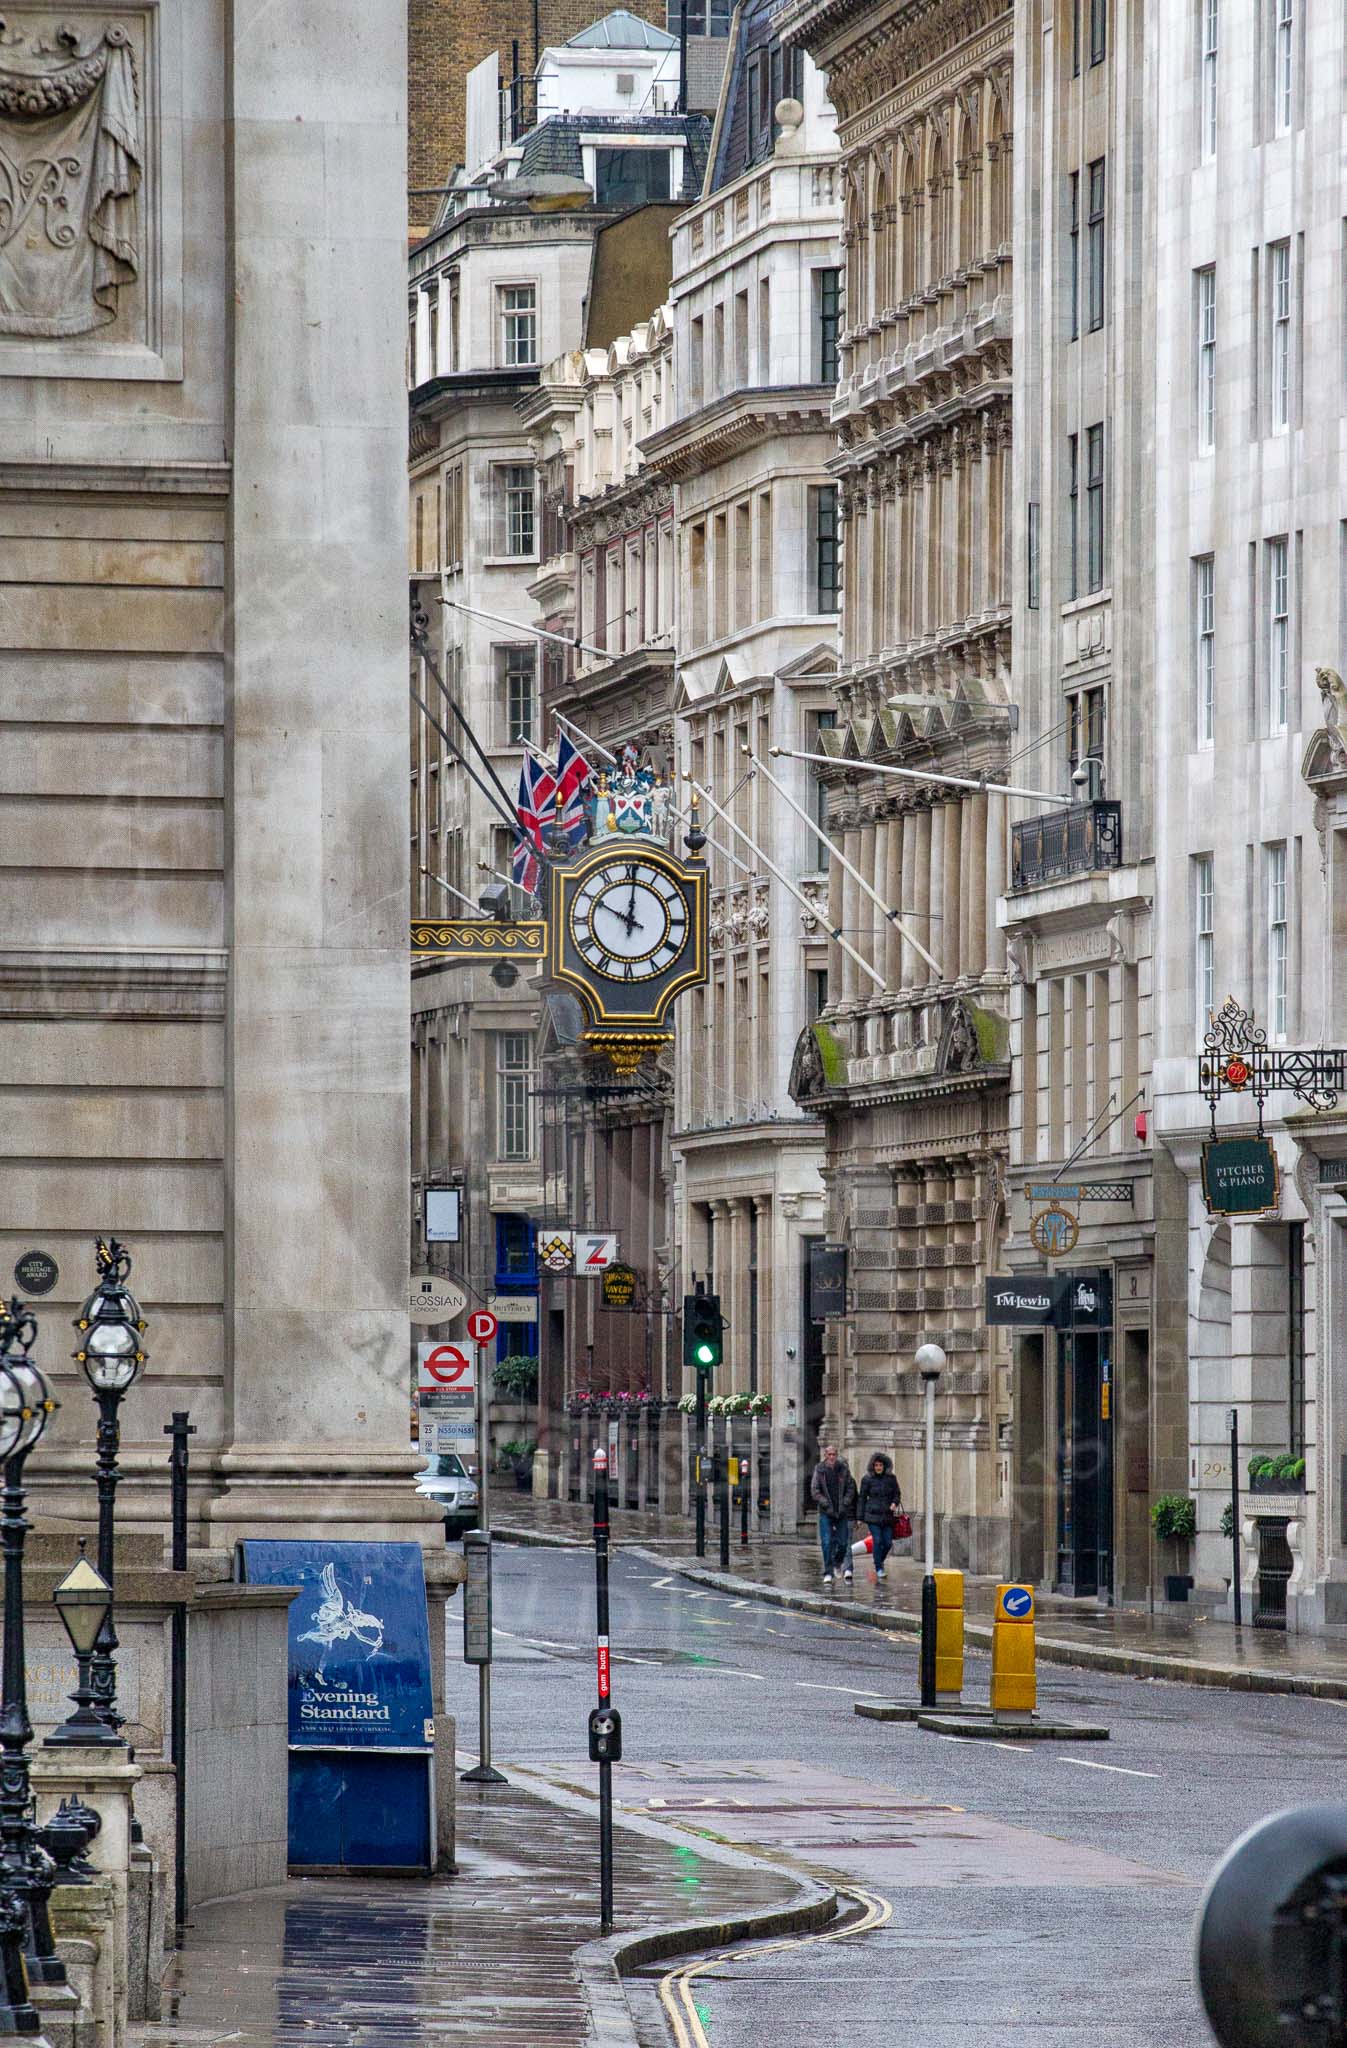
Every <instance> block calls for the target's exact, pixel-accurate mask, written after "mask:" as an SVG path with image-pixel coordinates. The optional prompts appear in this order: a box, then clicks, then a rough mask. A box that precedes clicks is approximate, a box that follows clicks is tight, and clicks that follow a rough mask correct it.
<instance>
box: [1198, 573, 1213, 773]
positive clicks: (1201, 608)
mask: <svg viewBox="0 0 1347 2048" xmlns="http://www.w3.org/2000/svg"><path fill="white" fill-rule="evenodd" d="M1193 627H1194V649H1193V651H1194V675H1193V686H1194V687H1193V695H1194V699H1195V701H1196V706H1197V744H1198V745H1199V747H1209V746H1211V745H1212V743H1213V740H1214V739H1215V734H1216V563H1215V560H1214V559H1213V557H1212V556H1211V555H1199V557H1198V559H1197V560H1196V561H1195V562H1194V563H1193Z"/></svg>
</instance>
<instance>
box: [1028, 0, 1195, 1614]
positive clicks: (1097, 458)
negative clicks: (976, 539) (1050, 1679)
mask: <svg viewBox="0 0 1347 2048" xmlns="http://www.w3.org/2000/svg"><path fill="white" fill-rule="evenodd" d="M1145 37H1146V21H1145V10H1144V9H1143V8H1141V7H1139V6H1130V5H1127V4H1120V5H1115V6H1114V7H1112V8H1111V9H1109V10H1108V13H1107V17H1105V16H1104V14H1103V13H1101V12H1100V11H1098V10H1096V11H1095V12H1093V13H1089V12H1085V13H1081V12H1080V11H1079V10H1078V11H1077V12H1076V13H1075V14H1073V13H1072V12H1071V10H1070V9H1067V8H1064V7H1061V6H1057V7H1054V6H1052V5H1050V4H1046V0H1045V4H1043V5H1040V6H1031V7H1026V8H1023V9H1021V10H1020V11H1019V13H1018V15H1017V19H1016V60H1015V62H1016V70H1015V98H1016V108H1017V115H1016V121H1015V132H1016V145H1017V146H1016V202H1015V204H1016V221H1017V225H1018V235H1017V246H1018V247H1019V248H1020V249H1021V250H1022V252H1023V253H1022V256H1021V258H1020V260H1019V262H1018V265H1017V269H1016V276H1015V458H1014V459H1015V471H1014V482H1015V502H1016V504H1017V505H1018V506H1020V507H1021V508H1023V510H1024V516H1023V517H1022V518H1021V519H1020V520H1018V521H1017V530H1016V545H1015V575H1014V674H1015V685H1016V697H1017V700H1018V703H1019V705H1020V725H1019V730H1018V732H1017V734H1016V741H1015V747H1016V753H1017V755H1018V756H1019V757H1020V776H1021V779H1023V781H1025V782H1026V783H1028V784H1030V785H1032V786H1034V787H1036V788H1038V789H1041V790H1042V791H1043V792H1044V800H1043V801H1033V800H1028V799H1025V798H1023V797H1018V798H1015V799H1014V800H1013V810H1014V816H1015V822H1014V824H1013V825H1012V830H1011V842H1012V843H1011V871H1010V876H1009V881H1008V888H1007V894H1006V897H1005V899H1004V902H1003V905H1002V919H1003V924H1004V927H1005V931H1006V937H1007V945H1008V951H1009V958H1010V964H1011V969H1012V975H1013V990H1012V1037H1011V1047H1012V1056H1013V1060H1012V1089H1011V1112H1010V1124H1011V1141H1010V1143H1011V1167H1010V1176H1009V1184H1010V1221H1011V1232H1010V1238H1009V1242H1008V1245H1007V1249H1006V1265H1007V1270H1008V1271H1011V1272H1014V1273H1016V1274H1019V1275H1022V1276H1024V1277H1026V1278H1027V1277H1030V1276H1037V1277H1042V1276H1043V1275H1044V1274H1045V1273H1046V1272H1048V1271H1054V1272H1065V1273H1069V1274H1071V1275H1072V1276H1073V1279H1074V1280H1075V1281H1076V1282H1078V1283H1082V1284H1083V1285H1084V1287H1085V1288H1086V1292H1085V1293H1084V1294H1083V1295H1081V1296H1080V1299H1081V1300H1082V1301H1083V1302H1085V1303H1087V1304H1089V1305H1088V1306H1087V1307H1085V1308H1084V1309H1083V1310H1082V1311H1081V1313H1080V1315H1079V1317H1078V1318H1076V1317H1075V1315H1074V1313H1073V1316H1072V1318H1071V1319H1070V1320H1069V1321H1067V1322H1066V1323H1065V1324H1064V1326H1063V1327H1060V1328H1056V1327H1052V1328H1049V1327H1045V1328H1043V1329H1038V1330H1017V1331H1016V1332H1015V1333H1014V1347H1015V1436H1014V1446H1015V1449H1014V1457H1015V1464H1014V1477H1015V1514H1016V1551H1015V1559H1014V1562H1015V1569H1016V1570H1017V1571H1020V1572H1023V1573H1024V1574H1026V1575H1027V1576H1029V1577H1031V1578H1034V1579H1037V1580H1039V1581H1041V1582H1042V1583H1045V1584H1049V1585H1052V1586H1054V1587H1056V1588H1057V1589H1058V1590H1060V1591H1064V1592H1074V1593H1077V1594H1080V1595H1083V1596H1085V1597H1088V1598H1094V1597H1096V1596H1098V1597H1101V1598H1111V1597H1116V1598H1118V1599H1124V1598H1136V1597H1144V1596H1145V1595H1146V1594H1147V1592H1148V1590H1149V1589H1150V1588H1151V1587H1152V1586H1153V1585H1154V1584H1155V1582H1156V1569H1157V1558H1156V1554H1155V1551H1154V1546H1153V1542H1152V1536H1151V1526H1150V1513H1149V1510H1150V1500H1151V1496H1152V1493H1153V1492H1163V1491H1165V1490H1171V1491H1172V1490H1174V1489H1176V1488H1181V1487H1182V1486H1183V1485H1184V1483H1185V1481H1186V1476H1187V1414H1186V1368H1185V1345H1184V1333H1183V1328H1182V1318H1183V1309H1182V1301H1183V1291H1184V1287H1185V1276H1184V1272H1183V1256H1182V1238H1181V1233H1176V1232H1175V1230H1174V1228H1173V1226H1174V1222H1175V1197H1176V1192H1177V1190H1176V1180H1175V1176H1174V1174H1173V1171H1172V1168H1170V1167H1169V1162H1168V1160H1167V1159H1166V1158H1164V1157H1163V1156H1162V1157H1161V1159H1160V1161H1159V1164H1158V1170H1157V1167H1156V1162H1155V1161H1154V1159H1153V1156H1152V1148H1151V1144H1150V1141H1149V1137H1148V1135H1147V1132H1148V1122H1147V1119H1148V1116H1149V1114H1150V1111H1151V1106H1152V1105H1151V1094H1152V1050H1153V1027H1154V1019H1155V1007H1154V1006H1155V1001H1156V989H1155V982H1154V972H1153V950H1152V934H1153V928H1154V927H1153V917H1154V899H1155V868H1154V850H1155V811H1154V791H1155V772H1156V733H1157V730H1163V728H1162V727H1158V726H1157V718H1156V697H1155V645H1154V634H1155V606H1154V591H1155V579H1154V575H1153V570H1152V562H1153V555H1152V533H1153V520H1154V511H1155V496H1154V470H1153V463H1152V459H1151V450H1152V434H1153V431H1154V394H1153V382H1152V380H1153V356H1152V352H1151V349H1150V346H1149V342H1148V337H1149V336H1150V334H1151V333H1152V331H1153V321H1154V316H1155V302H1154V274H1153V269H1152V266H1151V263H1150V254H1151V251H1152V249H1153V246H1154V236H1155V220H1156V208H1157V204H1158V195H1157V190H1156V180H1155V177H1154V174H1153V163H1154V159H1153V157H1152V156H1151V155H1150V153H1149V152H1147V151H1137V150H1136V149H1135V148H1134V147H1133V146H1132V144H1133V139H1134V137H1135V135H1136V134H1137V132H1139V130H1140V128H1141V126H1142V124H1143V122H1144V121H1145V120H1146V118H1147V111H1146V110H1147V72H1146V68H1145V67H1146V42H1145ZM1054 795H1055V798H1056V801H1054ZM1138 1119H1140V1121H1138ZM1065 1187H1069V1188H1072V1189H1079V1190H1080V1194H1079V1197H1078V1198H1077V1197H1075V1196H1063V1195H1062V1194H1061V1192H1060V1190H1061V1189H1062V1188H1065ZM1166 1205H1167V1206H1166ZM1058 1213H1060V1214H1061V1215H1063V1216H1064V1217H1065V1218H1066V1221H1065V1222H1062V1223H1060V1224H1058V1223H1054V1222H1053V1220H1052V1219H1053V1217H1054V1215H1055V1214H1058ZM1044 1219H1046V1220H1044ZM1166 1220H1167V1221H1168V1223H1169V1225H1170V1229H1169V1230H1168V1232H1166V1231H1164V1230H1162V1229H1161V1228H1159V1226H1160V1225H1161V1224H1162V1223H1163V1222H1165V1221H1166ZM1054 1229H1056V1230H1059V1231H1061V1232H1062V1233H1064V1234H1065V1237H1069V1238H1071V1239H1072V1240H1073V1241H1072V1242H1071V1243H1070V1244H1067V1243H1065V1242H1064V1241H1063V1240H1062V1239H1054V1238H1053V1237H1052V1235H1051V1233H1052V1231H1053V1230H1054ZM1036 1239H1037V1241H1036ZM1045 1242H1046V1243H1047V1244H1048V1246H1049V1247H1050V1249H1048V1250H1046V1251H1045V1250H1044V1249H1043V1244H1044V1243H1045ZM1157 1242H1159V1243H1160V1244H1162V1245H1163V1244H1168V1246H1169V1247H1170V1248H1171V1252H1173V1251H1174V1250H1175V1249H1177V1252H1178V1256H1177V1257H1174V1256H1170V1257H1169V1259H1168V1260H1167V1261H1163V1260H1158V1259H1157ZM1054 1247H1055V1248H1054ZM1075 1299H1076V1296H1075V1295H1074V1294H1073V1296H1072V1300H1073V1301H1074V1300H1075Z"/></svg>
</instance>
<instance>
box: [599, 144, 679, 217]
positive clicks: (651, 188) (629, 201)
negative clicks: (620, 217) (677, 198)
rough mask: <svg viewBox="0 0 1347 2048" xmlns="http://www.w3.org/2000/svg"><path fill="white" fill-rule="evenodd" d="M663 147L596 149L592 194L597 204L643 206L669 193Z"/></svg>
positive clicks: (668, 163)
mask: <svg viewBox="0 0 1347 2048" xmlns="http://www.w3.org/2000/svg"><path fill="white" fill-rule="evenodd" d="M672 162H673V158H672V156H671V154H670V152H669V151H668V150H667V149H596V150H595V152H594V198H595V202H596V204H597V205H599V206H621V207H629V206H646V205H648V204H649V203H650V202H651V201H652V200H655V199H668V198H669V197H670V194H671V173H670V166H671V164H672Z"/></svg>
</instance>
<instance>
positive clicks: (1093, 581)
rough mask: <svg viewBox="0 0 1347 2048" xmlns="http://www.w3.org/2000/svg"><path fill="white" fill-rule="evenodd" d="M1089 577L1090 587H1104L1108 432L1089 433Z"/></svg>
mask: <svg viewBox="0 0 1347 2048" xmlns="http://www.w3.org/2000/svg"><path fill="white" fill-rule="evenodd" d="M1085 577H1086V583H1087V585H1088V587H1089V588H1090V589H1091V590H1092V591H1093V590H1102V589H1103V587H1104V429H1103V427H1102V426H1098V427H1089V428H1087V429H1086V433H1085Z"/></svg>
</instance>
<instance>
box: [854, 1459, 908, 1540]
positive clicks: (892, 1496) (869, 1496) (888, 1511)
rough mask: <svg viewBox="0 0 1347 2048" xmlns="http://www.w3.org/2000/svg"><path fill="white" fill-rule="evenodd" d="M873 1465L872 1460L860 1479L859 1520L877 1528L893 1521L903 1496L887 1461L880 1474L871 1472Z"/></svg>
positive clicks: (886, 1460)
mask: <svg viewBox="0 0 1347 2048" xmlns="http://www.w3.org/2000/svg"><path fill="white" fill-rule="evenodd" d="M873 1464H874V1459H873V1458H872V1459H871V1460H870V1464H869V1465H867V1466H866V1468H865V1473H864V1476H863V1477H862V1479H861V1494H860V1500H861V1520H862V1521H863V1522H867V1523H870V1524H872V1525H873V1526H874V1527H876V1528H878V1527H880V1526H881V1525H882V1524H884V1523H885V1522H891V1521H892V1520H893V1511H894V1509H895V1508H896V1507H900V1506H901V1505H902V1499H903V1496H902V1491H901V1489H900V1487H899V1485H898V1481H897V1478H896V1477H895V1475H894V1470H893V1466H892V1465H891V1464H890V1463H889V1460H888V1459H887V1458H885V1460H884V1470H883V1471H882V1472H872V1471H871V1469H870V1466H871V1465H873Z"/></svg>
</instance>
